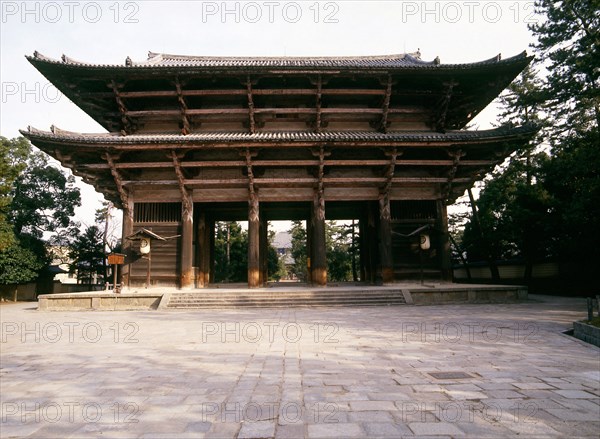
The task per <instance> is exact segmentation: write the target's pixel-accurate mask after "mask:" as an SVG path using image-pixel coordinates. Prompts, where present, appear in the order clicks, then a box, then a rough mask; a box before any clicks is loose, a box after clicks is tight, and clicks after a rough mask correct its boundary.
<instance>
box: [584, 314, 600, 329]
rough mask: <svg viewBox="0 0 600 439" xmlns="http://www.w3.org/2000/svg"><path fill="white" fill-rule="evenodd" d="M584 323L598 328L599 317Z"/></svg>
mask: <svg viewBox="0 0 600 439" xmlns="http://www.w3.org/2000/svg"><path fill="white" fill-rule="evenodd" d="M585 323H587V324H588V325H592V326H595V327H597V328H600V317H594V318H593V319H592V320H587V321H586V322H585Z"/></svg>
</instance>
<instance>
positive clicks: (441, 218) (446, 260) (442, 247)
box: [437, 200, 453, 282]
mask: <svg viewBox="0 0 600 439" xmlns="http://www.w3.org/2000/svg"><path fill="white" fill-rule="evenodd" d="M437 217H438V230H439V231H440V242H439V247H438V251H439V252H440V265H441V267H440V268H441V270H442V280H444V281H447V282H452V278H453V273H452V254H451V249H450V238H449V236H448V209H447V207H446V203H444V201H443V200H437Z"/></svg>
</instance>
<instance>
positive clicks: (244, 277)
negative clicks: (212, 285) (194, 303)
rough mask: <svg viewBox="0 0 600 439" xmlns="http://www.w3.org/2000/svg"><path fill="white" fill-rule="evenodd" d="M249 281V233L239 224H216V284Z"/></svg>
mask: <svg viewBox="0 0 600 439" xmlns="http://www.w3.org/2000/svg"><path fill="white" fill-rule="evenodd" d="M247 281H248V232H246V231H245V230H243V229H242V227H241V225H240V224H239V223H238V222H235V221H233V222H217V223H216V224H215V282H247Z"/></svg>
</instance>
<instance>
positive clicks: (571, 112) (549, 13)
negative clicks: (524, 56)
mask: <svg viewBox="0 0 600 439" xmlns="http://www.w3.org/2000/svg"><path fill="white" fill-rule="evenodd" d="M535 8H536V12H537V14H539V15H540V20H539V21H538V23H535V24H532V25H530V27H529V28H530V30H531V31H532V32H533V34H534V36H535V37H536V39H537V41H536V43H535V44H534V45H533V47H534V49H535V52H536V54H537V57H538V63H540V64H541V65H543V66H545V67H546V68H547V75H546V78H545V80H544V83H543V86H542V88H541V92H542V93H543V95H544V100H545V103H544V105H545V108H546V109H547V111H548V112H549V115H550V117H551V119H552V129H551V130H550V131H549V134H550V136H551V137H552V138H554V139H557V138H559V137H560V136H561V135H563V134H565V133H588V132H590V131H596V133H597V131H598V126H599V125H600V93H599V88H600V83H599V82H598V78H599V76H600V69H599V66H600V14H599V13H598V11H600V0H560V1H556V0H536V2H535ZM561 143H562V142H561Z"/></svg>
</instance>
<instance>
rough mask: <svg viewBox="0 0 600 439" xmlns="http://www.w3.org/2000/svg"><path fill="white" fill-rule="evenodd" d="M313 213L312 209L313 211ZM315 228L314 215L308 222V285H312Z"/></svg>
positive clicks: (306, 279) (306, 272)
mask: <svg viewBox="0 0 600 439" xmlns="http://www.w3.org/2000/svg"><path fill="white" fill-rule="evenodd" d="M311 211H312V209H311ZM313 247H314V246H313V227H312V214H311V215H310V216H309V217H308V218H307V220H306V267H304V273H305V274H306V278H305V281H306V283H307V284H311V283H312V257H313V251H312V249H313Z"/></svg>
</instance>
